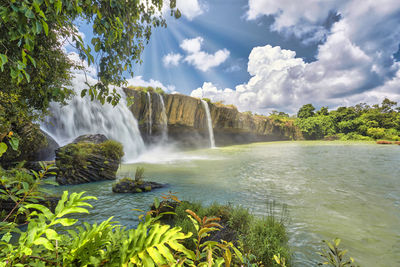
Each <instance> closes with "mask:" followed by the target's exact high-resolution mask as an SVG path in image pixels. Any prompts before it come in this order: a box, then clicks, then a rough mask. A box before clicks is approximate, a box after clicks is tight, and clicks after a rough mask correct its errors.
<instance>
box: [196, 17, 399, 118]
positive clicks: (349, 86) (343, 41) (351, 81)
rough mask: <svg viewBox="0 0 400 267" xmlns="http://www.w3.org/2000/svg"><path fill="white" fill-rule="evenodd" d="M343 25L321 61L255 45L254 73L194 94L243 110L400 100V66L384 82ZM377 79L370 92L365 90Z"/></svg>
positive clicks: (337, 27)
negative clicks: (233, 83) (380, 82)
mask: <svg viewBox="0 0 400 267" xmlns="http://www.w3.org/2000/svg"><path fill="white" fill-rule="evenodd" d="M343 23H344V22H343ZM342 26H343V25H340V24H338V25H335V29H333V31H334V33H333V34H332V35H330V36H329V38H328V39H327V42H326V43H325V44H324V45H321V46H320V47H319V52H318V60H317V61H315V62H312V63H306V62H304V60H303V59H301V58H298V57H296V53H295V52H294V51H290V50H285V49H281V48H280V47H279V46H276V47H272V46H270V45H266V46H263V47H255V48H253V50H252V52H251V53H250V56H249V63H248V72H249V73H250V75H251V76H252V77H251V78H250V80H249V81H248V82H247V83H244V84H241V85H238V86H236V88H235V89H236V90H231V89H223V90H222V89H218V88H217V87H216V86H215V85H213V84H212V83H204V84H203V86H202V87H201V88H197V89H196V90H194V91H192V94H191V95H192V96H195V97H207V98H210V99H212V100H213V101H221V100H223V101H224V102H225V103H227V104H234V105H236V106H237V107H238V108H239V110H241V111H246V110H251V111H256V112H261V113H267V112H269V111H271V110H273V109H278V110H283V111H287V112H290V113H295V112H296V111H297V110H298V108H299V107H300V106H301V105H304V104H306V103H313V104H315V105H328V106H329V107H331V108H333V107H336V106H340V105H354V104H356V103H360V102H367V103H370V104H372V103H378V102H381V101H382V99H383V98H384V97H389V98H390V99H393V100H396V101H397V100H400V90H399V88H400V70H398V72H397V75H396V76H395V77H394V78H393V79H390V80H387V81H386V82H385V83H384V84H383V85H381V86H378V85H377V84H376V81H375V79H376V77H377V76H378V77H379V73H377V72H376V71H375V69H374V61H373V60H372V57H371V56H369V55H366V54H365V53H364V52H363V51H362V50H361V49H360V48H359V47H357V46H356V45H354V44H352V43H351V42H350V41H349V40H348V39H347V38H346V31H343V27H342ZM397 65H399V64H397ZM397 69H399V66H397ZM374 82H375V85H374ZM371 84H372V88H371V89H369V90H368V91H367V92H365V90H360V88H366V87H369V86H371Z"/></svg>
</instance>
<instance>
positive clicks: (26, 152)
mask: <svg viewBox="0 0 400 267" xmlns="http://www.w3.org/2000/svg"><path fill="white" fill-rule="evenodd" d="M13 131H14V135H15V136H16V137H18V138H19V140H20V142H19V146H18V151H14V150H12V149H7V152H6V153H5V154H4V155H3V156H2V157H1V158H0V164H1V165H2V166H3V167H13V166H15V164H16V163H17V162H20V161H41V160H42V161H47V160H53V159H54V156H55V153H54V151H55V150H56V149H57V148H58V147H59V145H58V144H57V142H56V141H55V140H54V139H53V138H51V137H50V136H49V135H47V134H46V133H45V132H43V131H41V130H40V128H39V125H37V124H34V123H30V122H27V123H24V124H23V126H20V127H18V129H13Z"/></svg>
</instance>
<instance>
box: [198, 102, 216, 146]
mask: <svg viewBox="0 0 400 267" xmlns="http://www.w3.org/2000/svg"><path fill="white" fill-rule="evenodd" d="M201 103H203V106H204V111H205V112H206V117H207V125H208V135H209V137H210V145H211V148H215V140H214V130H213V127H212V120H211V114H210V109H209V108H208V103H207V102H206V101H204V100H203V99H201Z"/></svg>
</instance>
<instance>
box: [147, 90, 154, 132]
mask: <svg viewBox="0 0 400 267" xmlns="http://www.w3.org/2000/svg"><path fill="white" fill-rule="evenodd" d="M147 101H148V104H149V118H148V124H147V125H148V133H149V135H151V130H152V127H153V114H152V107H151V94H150V92H147Z"/></svg>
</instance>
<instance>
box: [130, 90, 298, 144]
mask: <svg viewBox="0 0 400 267" xmlns="http://www.w3.org/2000/svg"><path fill="white" fill-rule="evenodd" d="M124 90H125V93H126V95H127V96H128V97H133V98H134V100H133V101H134V104H133V105H132V106H131V107H130V110H131V111H132V113H133V115H134V116H135V118H136V119H137V120H138V121H139V128H140V131H141V133H142V136H143V138H144V140H145V141H146V142H154V141H156V140H157V139H158V138H159V137H160V136H161V131H162V128H163V119H162V104H161V100H160V95H158V94H156V93H150V97H151V109H150V105H149V98H148V94H147V93H145V92H143V91H137V90H134V89H124ZM162 97H163V100H164V103H165V111H166V115H167V120H168V138H169V141H175V142H176V143H177V144H178V145H181V146H184V147H187V146H190V147H204V146H209V144H210V143H209V135H208V128H207V117H206V113H205V110H204V107H203V105H202V103H201V101H200V99H197V98H193V97H190V96H186V95H180V94H164V95H162ZM208 106H209V109H210V113H211V119H212V125H213V129H214V136H215V143H216V145H217V146H224V145H231V144H242V143H249V142H261V141H277V140H291V139H301V138H302V137H301V134H300V131H299V130H298V129H297V128H296V127H295V126H294V125H293V123H292V122H291V121H287V122H280V121H276V120H273V119H271V118H269V117H265V116H259V115H251V114H248V113H241V112H239V111H238V110H237V109H236V108H234V107H230V106H223V105H216V104H212V103H208ZM150 110H151V111H150ZM150 113H151V118H152V119H151V122H152V125H151V127H150ZM150 128H151V135H150Z"/></svg>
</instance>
